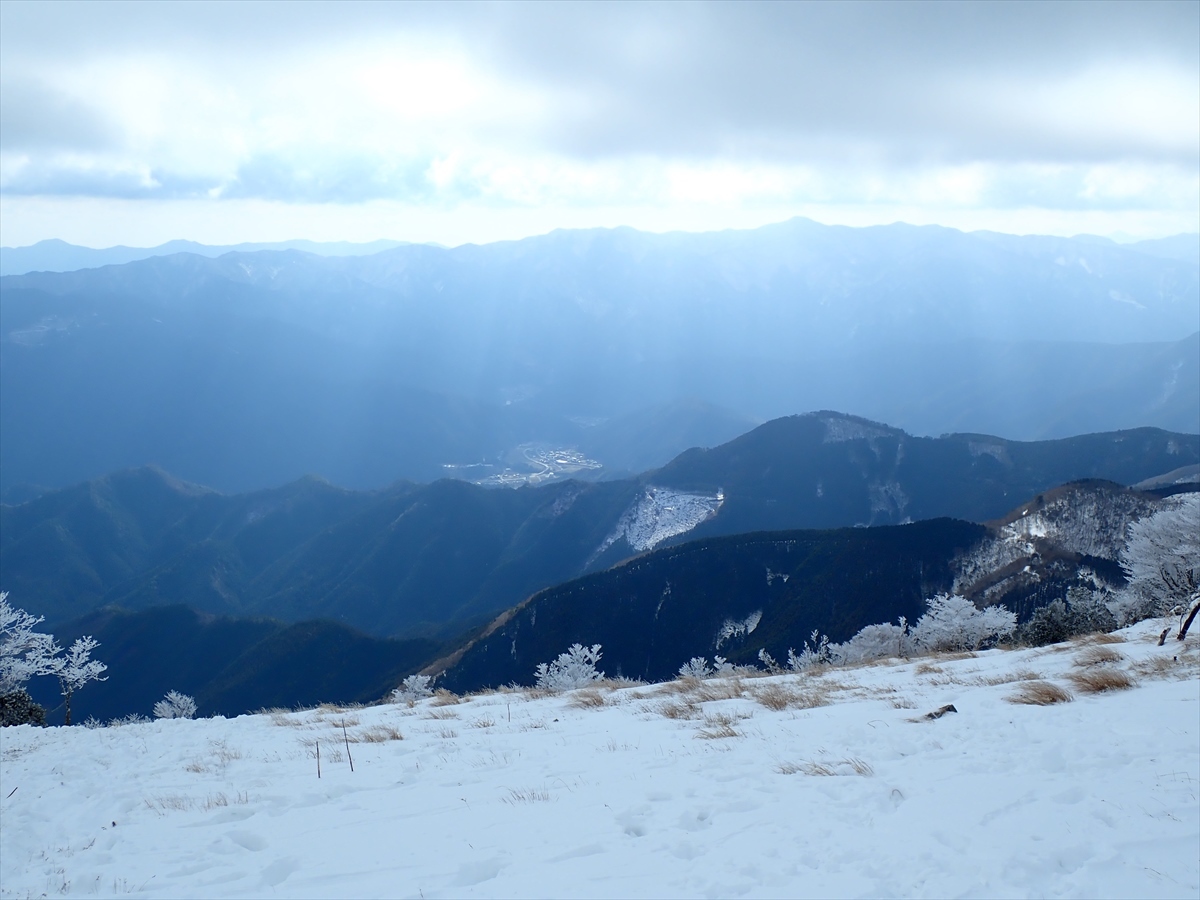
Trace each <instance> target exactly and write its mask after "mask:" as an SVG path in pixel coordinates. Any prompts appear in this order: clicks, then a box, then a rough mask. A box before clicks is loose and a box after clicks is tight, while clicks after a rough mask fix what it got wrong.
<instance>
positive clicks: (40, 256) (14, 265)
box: [0, 239, 405, 275]
mask: <svg viewBox="0 0 1200 900" xmlns="http://www.w3.org/2000/svg"><path fill="white" fill-rule="evenodd" d="M404 243H405V242H404V241H370V242H367V243H361V244H355V243H352V242H350V241H330V242H318V241H304V240H296V241H276V242H274V243H248V244H226V245H213V244H199V243H197V242H196V241H167V242H166V243H165V244H159V245H158V246H157V247H122V246H117V247H104V248H101V249H95V248H92V247H80V246H78V245H76V244H68V243H67V242H66V241H60V240H54V239H52V240H46V241H38V242H37V243H36V244H31V245H29V246H28V247H0V275H24V274H26V273H27V272H73V271H75V270H76V269H96V268H99V267H100V266H119V265H123V264H125V263H128V262H135V261H136V260H139V259H148V258H149V257H151V256H169V255H170V254H172V253H195V254H196V255H197V256H210V257H212V256H221V255H223V254H225V253H232V252H240V253H253V252H255V251H257V250H303V251H305V252H306V253H316V254H317V255H318V256H365V255H367V254H370V253H379V252H380V251H382V250H390V249H391V248H393V247H400V246H403V245H404Z"/></svg>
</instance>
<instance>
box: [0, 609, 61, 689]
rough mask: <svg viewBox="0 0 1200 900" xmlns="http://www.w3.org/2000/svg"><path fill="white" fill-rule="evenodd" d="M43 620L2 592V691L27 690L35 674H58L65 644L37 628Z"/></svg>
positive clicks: (0, 621) (0, 682)
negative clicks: (59, 654) (13, 604)
mask: <svg viewBox="0 0 1200 900" xmlns="http://www.w3.org/2000/svg"><path fill="white" fill-rule="evenodd" d="M41 621H42V617H41V616H33V615H31V614H29V613H27V612H25V610H23V609H17V608H16V607H15V606H12V605H10V604H9V602H8V593H7V592H4V593H0V694H11V693H15V692H16V691H20V690H23V689H24V687H25V684H26V683H27V682H28V681H29V679H30V678H33V677H34V676H35V675H53V674H56V672H57V666H58V661H57V660H56V659H55V657H56V656H57V655H58V653H59V652H60V649H61V648H60V647H59V646H58V644H56V643H55V642H54V637H53V636H52V635H49V634H43V633H41V632H39V631H34V630H33V629H34V626H35V625H37V624H39V623H40V622H41Z"/></svg>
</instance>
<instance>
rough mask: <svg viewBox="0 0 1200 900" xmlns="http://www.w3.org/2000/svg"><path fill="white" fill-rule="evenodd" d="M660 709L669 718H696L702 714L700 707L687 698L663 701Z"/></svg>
mask: <svg viewBox="0 0 1200 900" xmlns="http://www.w3.org/2000/svg"><path fill="white" fill-rule="evenodd" d="M658 711H659V713H661V714H662V715H664V716H666V717H667V718H668V719H694V718H696V716H698V715H699V714H700V707H699V706H697V705H696V704H695V703H691V702H688V701H686V700H685V701H675V702H670V703H663V704H662V705H661V706H659V707H658Z"/></svg>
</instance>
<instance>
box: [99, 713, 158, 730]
mask: <svg viewBox="0 0 1200 900" xmlns="http://www.w3.org/2000/svg"><path fill="white" fill-rule="evenodd" d="M149 721H150V719H149V717H148V716H143V715H142V714H141V713H129V714H128V715H125V716H121V717H120V718H119V719H112V720H110V721H109V723H108V727H109V728H120V727H121V726H122V725H144V724H145V723H146V722H149Z"/></svg>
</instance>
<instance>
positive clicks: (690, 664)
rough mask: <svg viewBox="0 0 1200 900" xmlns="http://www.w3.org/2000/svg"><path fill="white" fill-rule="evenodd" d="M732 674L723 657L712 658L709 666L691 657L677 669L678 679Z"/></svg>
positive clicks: (705, 660)
mask: <svg viewBox="0 0 1200 900" xmlns="http://www.w3.org/2000/svg"><path fill="white" fill-rule="evenodd" d="M764 652H765V651H764ZM732 674H734V667H733V666H732V665H731V664H730V663H729V661H728V660H727V659H725V657H723V656H714V657H713V664H712V665H711V666H710V665H709V664H708V660H707V659H705V658H704V657H703V656H693V657H692V658H691V659H689V660H688V661H687V662H685V663H684V664H683V665H682V666H680V667H679V677H680V678H712V677H713V676H714V675H732Z"/></svg>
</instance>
